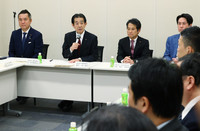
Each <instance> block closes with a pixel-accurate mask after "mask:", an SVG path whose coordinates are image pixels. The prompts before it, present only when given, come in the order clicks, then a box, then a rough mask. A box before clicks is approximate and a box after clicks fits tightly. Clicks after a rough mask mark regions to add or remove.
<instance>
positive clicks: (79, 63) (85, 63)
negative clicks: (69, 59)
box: [75, 62, 89, 67]
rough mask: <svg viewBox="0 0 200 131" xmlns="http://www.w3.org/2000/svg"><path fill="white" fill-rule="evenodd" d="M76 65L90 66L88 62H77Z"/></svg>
mask: <svg viewBox="0 0 200 131" xmlns="http://www.w3.org/2000/svg"><path fill="white" fill-rule="evenodd" d="M75 67H89V63H88V62H76V63H75Z"/></svg>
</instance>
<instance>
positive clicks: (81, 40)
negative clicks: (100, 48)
mask: <svg viewBox="0 0 200 131" xmlns="http://www.w3.org/2000/svg"><path fill="white" fill-rule="evenodd" d="M84 34H85V30H84V31H83V33H82V34H78V33H77V32H76V36H77V35H80V36H81V38H80V40H81V41H82V40H83V36H84Z"/></svg>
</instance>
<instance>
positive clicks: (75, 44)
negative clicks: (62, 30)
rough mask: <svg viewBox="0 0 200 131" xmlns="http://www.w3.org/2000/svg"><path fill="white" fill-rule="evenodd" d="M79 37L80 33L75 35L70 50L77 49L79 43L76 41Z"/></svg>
mask: <svg viewBox="0 0 200 131" xmlns="http://www.w3.org/2000/svg"><path fill="white" fill-rule="evenodd" d="M80 39H81V35H77V36H76V42H74V43H73V44H72V46H71V47H70V50H71V51H74V50H77V49H78V46H79V45H80V44H79V43H78V41H79V40H80Z"/></svg>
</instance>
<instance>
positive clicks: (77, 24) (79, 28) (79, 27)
mask: <svg viewBox="0 0 200 131" xmlns="http://www.w3.org/2000/svg"><path fill="white" fill-rule="evenodd" d="M86 25H87V23H85V22H84V19H83V18H75V19H74V24H72V26H73V27H74V29H75V30H76V32H77V33H78V34H82V33H83V31H84V30H85V26H86Z"/></svg>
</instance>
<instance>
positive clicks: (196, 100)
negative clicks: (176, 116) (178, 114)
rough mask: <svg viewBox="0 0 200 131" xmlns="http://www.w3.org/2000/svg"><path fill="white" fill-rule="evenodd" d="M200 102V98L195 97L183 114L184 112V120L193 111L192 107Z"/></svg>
mask: <svg viewBox="0 0 200 131" xmlns="http://www.w3.org/2000/svg"><path fill="white" fill-rule="evenodd" d="M198 101H200V96H197V97H195V98H194V99H192V100H191V101H190V102H189V103H188V104H187V105H186V106H185V108H184V110H183V112H182V120H183V119H184V118H185V116H186V115H187V114H188V112H189V111H190V110H191V109H192V107H193V106H194V105H195V104H196V103H197V102H198Z"/></svg>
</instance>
